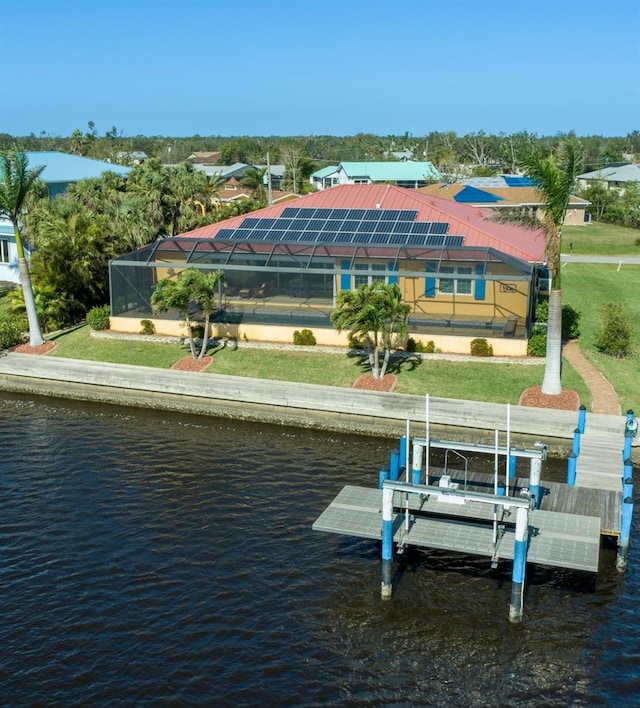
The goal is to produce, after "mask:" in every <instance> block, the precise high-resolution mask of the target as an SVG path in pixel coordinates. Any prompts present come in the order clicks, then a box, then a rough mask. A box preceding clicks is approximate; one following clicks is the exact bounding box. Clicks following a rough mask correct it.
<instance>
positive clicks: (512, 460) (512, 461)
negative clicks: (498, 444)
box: [509, 455, 518, 482]
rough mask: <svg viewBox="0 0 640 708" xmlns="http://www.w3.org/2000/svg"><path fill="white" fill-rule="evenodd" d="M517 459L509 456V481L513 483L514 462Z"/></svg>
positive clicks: (514, 474) (514, 473)
mask: <svg viewBox="0 0 640 708" xmlns="http://www.w3.org/2000/svg"><path fill="white" fill-rule="evenodd" d="M517 459H518V458H517V457H516V456H515V455H509V481H510V482H513V480H514V479H515V478H516V461H517Z"/></svg>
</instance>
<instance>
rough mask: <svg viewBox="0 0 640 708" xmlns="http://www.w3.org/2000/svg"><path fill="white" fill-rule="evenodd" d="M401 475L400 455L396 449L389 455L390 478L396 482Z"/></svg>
mask: <svg viewBox="0 0 640 708" xmlns="http://www.w3.org/2000/svg"><path fill="white" fill-rule="evenodd" d="M399 477H400V455H399V454H398V451H397V450H394V451H393V452H392V453H390V455H389V479H392V480H393V481H394V482H397V481H398V478H399Z"/></svg>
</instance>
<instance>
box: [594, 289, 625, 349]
mask: <svg viewBox="0 0 640 708" xmlns="http://www.w3.org/2000/svg"><path fill="white" fill-rule="evenodd" d="M631 333H632V331H631V322H630V320H629V316H628V315H627V313H626V312H625V311H624V309H623V308H622V306H621V305H619V304H618V303H617V302H606V303H605V304H604V306H603V308H602V324H601V325H600V331H599V332H598V335H597V337H596V347H597V348H598V349H599V350H600V351H601V352H602V353H603V354H609V355H610V356H615V357H625V356H627V355H628V354H630V353H631Z"/></svg>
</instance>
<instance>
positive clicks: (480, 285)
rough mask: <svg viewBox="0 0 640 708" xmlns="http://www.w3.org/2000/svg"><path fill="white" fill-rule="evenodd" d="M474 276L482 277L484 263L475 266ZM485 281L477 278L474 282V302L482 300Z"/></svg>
mask: <svg viewBox="0 0 640 708" xmlns="http://www.w3.org/2000/svg"><path fill="white" fill-rule="evenodd" d="M476 274H477V275H484V263H478V265H477V266H476ZM486 286H487V281H486V280H485V279H484V278H478V279H477V280H476V289H475V293H474V298H475V299H476V300H484V298H485V291H486V289H487V288H486Z"/></svg>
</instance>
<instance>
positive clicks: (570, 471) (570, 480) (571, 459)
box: [567, 452, 578, 487]
mask: <svg viewBox="0 0 640 708" xmlns="http://www.w3.org/2000/svg"><path fill="white" fill-rule="evenodd" d="M577 462H578V456H577V455H576V453H575V452H570V453H569V456H568V457H567V485H568V486H569V487H575V484H576V464H577Z"/></svg>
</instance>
